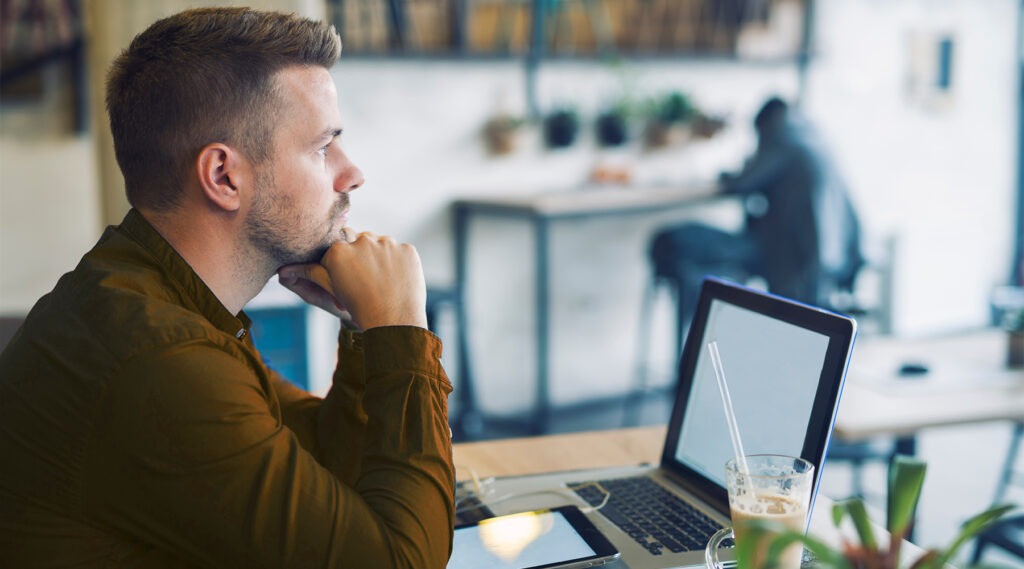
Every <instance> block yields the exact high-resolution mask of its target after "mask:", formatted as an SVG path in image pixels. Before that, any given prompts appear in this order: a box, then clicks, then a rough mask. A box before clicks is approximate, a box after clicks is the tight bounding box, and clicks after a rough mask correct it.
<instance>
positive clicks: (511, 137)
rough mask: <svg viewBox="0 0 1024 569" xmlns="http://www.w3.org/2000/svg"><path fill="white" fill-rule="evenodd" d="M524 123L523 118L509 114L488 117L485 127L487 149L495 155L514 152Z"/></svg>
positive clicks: (484, 135)
mask: <svg viewBox="0 0 1024 569" xmlns="http://www.w3.org/2000/svg"><path fill="white" fill-rule="evenodd" d="M523 123H524V121H523V119H521V118H518V117H513V116H511V115H507V114H498V115H495V116H493V117H491V118H489V119H487V122H486V123H484V128H483V137H484V143H485V144H486V146H487V151H488V152H489V153H490V154H492V155H494V156H500V155H503V154H509V153H511V152H513V151H514V150H515V149H516V146H517V144H516V143H517V135H518V133H519V128H520V127H521V126H523Z"/></svg>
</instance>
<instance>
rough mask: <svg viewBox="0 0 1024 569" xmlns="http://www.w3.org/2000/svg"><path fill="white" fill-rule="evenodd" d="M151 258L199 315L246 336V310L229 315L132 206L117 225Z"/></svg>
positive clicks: (248, 321)
mask: <svg viewBox="0 0 1024 569" xmlns="http://www.w3.org/2000/svg"><path fill="white" fill-rule="evenodd" d="M118 230H119V231H122V232H124V233H125V234H127V235H128V236H129V237H130V238H131V239H133V240H134V241H135V242H136V243H138V244H139V245H140V246H142V248H143V249H145V250H146V251H147V252H148V253H149V254H150V255H152V256H153V257H154V259H155V260H156V261H157V263H158V264H159V266H160V269H161V271H162V272H163V273H164V275H165V276H166V277H167V280H168V281H169V282H170V283H171V284H173V285H174V287H175V288H176V289H177V290H178V292H179V294H180V295H181V297H182V299H183V300H184V301H185V302H186V303H188V304H190V305H191V308H192V309H193V310H195V311H196V312H197V313H199V314H202V315H203V316H204V317H205V318H206V319H207V320H209V321H210V323H211V324H213V325H214V326H216V327H217V328H218V329H220V330H222V331H223V332H226V333H228V334H231V335H232V336H234V337H236V338H238V339H239V340H241V339H243V338H245V337H246V336H248V335H249V327H250V326H251V325H252V321H251V320H249V317H248V316H246V315H245V313H243V312H240V313H239V314H238V316H235V315H233V314H231V312H229V311H228V309H227V308H225V307H224V305H223V304H221V302H220V300H219V299H218V298H217V296H216V295H215V294H213V291H211V290H210V287H208V286H206V283H204V282H203V280H202V279H201V278H199V275H197V274H196V272H195V271H194V270H192V267H191V266H190V265H189V264H188V262H187V261H185V259H184V258H182V256H181V255H179V254H178V252H177V251H175V250H174V247H172V246H171V244H170V243H168V242H167V240H166V239H164V237H163V236H162V235H160V233H159V232H158V231H157V230H156V229H155V228H154V227H153V226H152V225H150V223H149V221H147V220H146V218H145V217H143V216H142V214H141V213H139V211H138V210H136V209H135V208H132V209H131V210H129V211H128V214H127V215H125V217H124V220H122V221H121V225H120V227H119V228H118Z"/></svg>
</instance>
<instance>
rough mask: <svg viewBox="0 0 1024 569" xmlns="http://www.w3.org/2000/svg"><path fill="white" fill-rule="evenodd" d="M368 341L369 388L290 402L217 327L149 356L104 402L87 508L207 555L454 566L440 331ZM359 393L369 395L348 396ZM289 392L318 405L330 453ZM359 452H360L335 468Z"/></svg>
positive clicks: (136, 532) (385, 334)
mask: <svg viewBox="0 0 1024 569" xmlns="http://www.w3.org/2000/svg"><path fill="white" fill-rule="evenodd" d="M362 344H363V345H362V346H361V347H360V346H358V345H357V344H356V343H355V342H353V344H352V345H351V346H349V348H351V349H352V350H353V352H352V353H351V354H348V356H347V357H354V358H356V359H360V358H357V354H358V352H359V351H360V348H361V349H362V352H363V357H362V358H361V359H362V363H363V365H364V369H363V374H362V376H363V378H364V385H363V386H362V388H361V389H356V390H353V391H352V393H343V392H344V391H345V390H344V389H342V390H338V392H339V394H340V395H337V396H334V397H333V398H332V396H331V395H329V396H328V397H327V398H326V399H325V400H324V401H323V402H322V403H320V404H319V405H317V401H316V399H315V398H313V399H312V400H306V399H305V398H304V397H291V396H292V395H296V394H295V393H294V392H291V391H289V392H288V393H286V395H288V397H286V398H284V399H286V400H282V401H280V403H279V399H278V397H277V396H276V395H273V393H274V392H275V389H276V388H275V387H273V385H275V383H276V381H277V380H275V379H268V380H265V381H261V380H260V378H259V377H258V375H257V374H255V373H254V371H253V369H252V368H251V367H249V365H248V364H247V363H246V362H244V361H243V360H242V359H239V358H238V357H236V356H235V355H232V354H229V353H227V352H226V351H224V349H223V348H221V347H218V346H215V345H212V344H211V343H209V342H203V341H200V342H196V343H193V344H187V345H178V346H175V347H173V348H170V349H164V350H161V351H159V352H157V353H153V354H148V355H146V356H145V357H137V358H135V359H134V360H133V361H131V362H129V363H128V364H127V365H126V366H125V368H124V369H123V370H122V372H121V373H120V374H119V375H118V376H117V377H115V378H113V379H112V380H111V382H110V386H109V389H108V391H107V396H106V398H105V400H104V402H103V405H104V407H105V408H104V412H103V413H101V416H102V417H103V419H102V421H101V424H100V425H98V426H97V430H96V433H97V434H96V438H95V441H94V443H93V445H91V448H90V451H89V453H88V456H87V458H86V472H87V473H88V474H87V476H86V479H85V484H86V485H87V489H86V490H85V492H84V495H85V499H84V500H85V503H84V504H83V508H85V509H86V510H88V511H89V512H90V513H91V514H92V515H93V516H94V517H95V518H96V519H99V520H101V521H102V522H103V523H105V524H108V525H109V526H110V527H111V528H112V529H115V530H117V531H119V532H122V533H125V534H127V535H130V536H132V537H134V538H136V539H138V540H140V541H143V542H147V543H150V544H152V545H153V546H154V547H156V548H158V549H166V550H168V551H170V552H173V553H174V554H175V555H178V556H180V557H181V558H183V559H186V560H188V561H189V562H192V563H195V564H196V565H198V566H208V567H243V566H244V567H339V568H344V567H417V568H420V567H423V568H443V567H444V566H445V564H446V563H447V560H448V556H449V555H450V553H451V538H452V523H453V516H454V512H453V510H454V507H453V503H452V493H453V487H454V474H453V468H452V462H451V461H452V459H451V440H450V438H449V436H448V432H449V431H448V424H447V396H448V394H449V393H450V392H451V385H450V384H449V382H448V380H447V378H446V377H445V375H444V372H443V370H442V368H441V365H440V361H439V357H440V343H439V342H438V341H437V339H436V338H435V337H433V335H431V334H429V332H427V331H425V330H421V329H418V328H412V327H409V328H398V327H396V328H381V329H374V330H370V331H368V332H367V333H365V335H364V336H363V337H362ZM338 379H339V378H338V376H337V374H336V377H335V382H336V384H335V387H337V386H338V385H337V382H338ZM346 379H352V378H346ZM335 391H336V390H335V389H333V388H332V394H333V393H334V392H335ZM357 391H358V393H356V392H357ZM352 397H358V398H361V401H362V411H361V412H358V411H357V412H355V413H351V412H348V413H345V412H341V413H339V412H337V408H338V407H340V406H344V405H347V404H351V403H352V401H353V399H352ZM278 404H280V405H282V406H285V407H291V408H292V410H294V409H296V407H294V406H295V405H299V408H304V409H305V411H304V412H303V413H307V412H308V411H309V410H310V409H312V408H314V407H315V408H316V413H317V421H316V425H314V426H313V427H314V429H315V431H316V443H315V447H316V448H315V449H314V451H315V452H319V453H321V454H322V455H323V456H325V457H328V460H325V461H324V463H321V461H319V460H317V457H316V456H314V453H313V452H311V451H310V450H309V449H308V448H307V447H306V445H304V444H302V443H301V442H300V436H299V435H298V434H297V433H296V431H293V430H292V429H290V428H288V427H286V426H285V424H284V421H283V419H282V417H283V416H286V415H288V414H289V413H291V411H287V412H286V411H284V410H283V409H282V410H281V412H280V413H275V409H274V407H275V406H276V405H278ZM339 417H341V418H340V419H339ZM359 417H361V419H360V420H361V421H363V424H364V427H363V428H362V429H359V428H354V430H353V431H346V430H342V427H344V426H345V425H346V424H348V423H349V422H351V421H352V419H353V418H359ZM358 422H359V421H356V423H358ZM305 424H306V425H307V426H309V425H310V423H309V422H308V421H306V422H305ZM332 429H336V430H335V431H334V432H332ZM299 430H300V431H301V430H303V429H299ZM307 431H308V429H307ZM308 435H309V432H307V433H306V435H304V436H308ZM306 444H309V443H308V441H307V443H306ZM348 456H353V457H355V458H356V459H357V460H358V463H357V464H358V467H357V468H350V469H349V470H345V469H344V467H342V468H341V469H340V470H339V471H338V472H335V471H334V469H336V468H338V465H337V464H332V463H338V464H341V463H343V462H344V459H345V458H346V457H348Z"/></svg>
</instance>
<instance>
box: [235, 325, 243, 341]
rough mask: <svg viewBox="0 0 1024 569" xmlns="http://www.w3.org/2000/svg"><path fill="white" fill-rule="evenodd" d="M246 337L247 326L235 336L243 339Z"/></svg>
mask: <svg viewBox="0 0 1024 569" xmlns="http://www.w3.org/2000/svg"><path fill="white" fill-rule="evenodd" d="M244 337H245V328H242V329H241V330H239V331H238V332H237V333H235V338H238V339H239V340H241V339H242V338H244Z"/></svg>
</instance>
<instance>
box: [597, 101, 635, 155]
mask: <svg viewBox="0 0 1024 569" xmlns="http://www.w3.org/2000/svg"><path fill="white" fill-rule="evenodd" d="M629 115H630V113H629V107H628V105H626V104H625V103H623V102H619V103H616V104H615V105H612V106H611V107H609V108H608V109H606V110H604V111H602V112H601V114H599V115H598V116H597V122H596V123H595V125H594V126H595V128H596V134H597V142H598V144H600V145H601V146H605V147H608V146H622V145H623V144H625V143H626V141H627V140H629Z"/></svg>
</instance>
